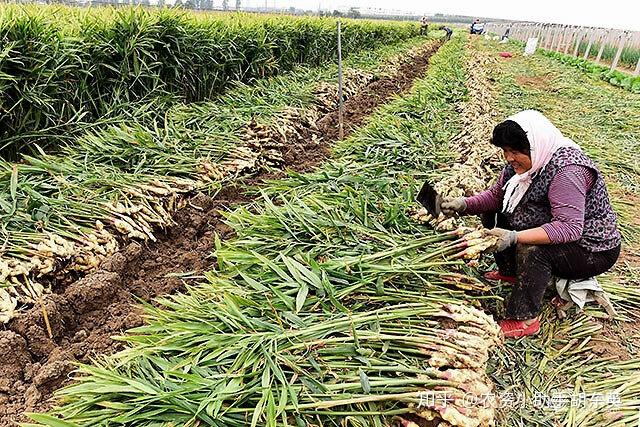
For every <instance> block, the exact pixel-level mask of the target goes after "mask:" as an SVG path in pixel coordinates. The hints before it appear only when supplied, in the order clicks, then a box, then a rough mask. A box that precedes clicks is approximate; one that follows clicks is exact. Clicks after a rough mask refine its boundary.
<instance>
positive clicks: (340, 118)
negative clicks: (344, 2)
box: [338, 20, 344, 140]
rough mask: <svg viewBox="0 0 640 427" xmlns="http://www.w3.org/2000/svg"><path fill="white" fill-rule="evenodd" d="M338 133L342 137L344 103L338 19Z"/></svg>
mask: <svg viewBox="0 0 640 427" xmlns="http://www.w3.org/2000/svg"><path fill="white" fill-rule="evenodd" d="M338 134H339V138H340V139H341V140H342V139H343V138H344V103H343V100H342V28H341V25H340V20H338Z"/></svg>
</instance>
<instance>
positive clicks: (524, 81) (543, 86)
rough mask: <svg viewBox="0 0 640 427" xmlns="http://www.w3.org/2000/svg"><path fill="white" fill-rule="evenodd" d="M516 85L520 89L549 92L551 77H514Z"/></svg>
mask: <svg viewBox="0 0 640 427" xmlns="http://www.w3.org/2000/svg"><path fill="white" fill-rule="evenodd" d="M516 83H517V84H518V85H520V86H522V87H529V88H534V89H538V90H543V91H551V90H552V88H551V83H552V78H551V75H543V76H516Z"/></svg>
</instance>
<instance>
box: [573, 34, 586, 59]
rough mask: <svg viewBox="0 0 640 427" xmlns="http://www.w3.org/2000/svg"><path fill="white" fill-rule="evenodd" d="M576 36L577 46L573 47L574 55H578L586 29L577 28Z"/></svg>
mask: <svg viewBox="0 0 640 427" xmlns="http://www.w3.org/2000/svg"><path fill="white" fill-rule="evenodd" d="M576 34H577V36H576V38H575V40H574V41H575V48H574V49H573V56H575V57H576V58H577V57H578V51H579V50H580V43H582V38H583V37H584V31H583V30H582V29H579V30H576Z"/></svg>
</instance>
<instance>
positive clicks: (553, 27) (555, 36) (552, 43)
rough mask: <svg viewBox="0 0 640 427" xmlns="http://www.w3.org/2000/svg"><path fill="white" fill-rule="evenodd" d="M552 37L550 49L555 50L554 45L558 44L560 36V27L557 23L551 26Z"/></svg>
mask: <svg viewBox="0 0 640 427" xmlns="http://www.w3.org/2000/svg"><path fill="white" fill-rule="evenodd" d="M551 34H552V36H551V39H550V43H549V47H548V48H549V50H553V46H555V44H556V38H557V37H558V28H557V27H556V26H555V25H552V26H551Z"/></svg>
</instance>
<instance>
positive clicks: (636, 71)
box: [633, 58, 640, 77]
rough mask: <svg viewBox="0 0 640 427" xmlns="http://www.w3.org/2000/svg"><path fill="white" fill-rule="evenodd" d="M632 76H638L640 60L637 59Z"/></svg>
mask: <svg viewBox="0 0 640 427" xmlns="http://www.w3.org/2000/svg"><path fill="white" fill-rule="evenodd" d="M633 76H634V77H637V76H640V58H638V63H637V64H636V70H635V71H634V72H633Z"/></svg>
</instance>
